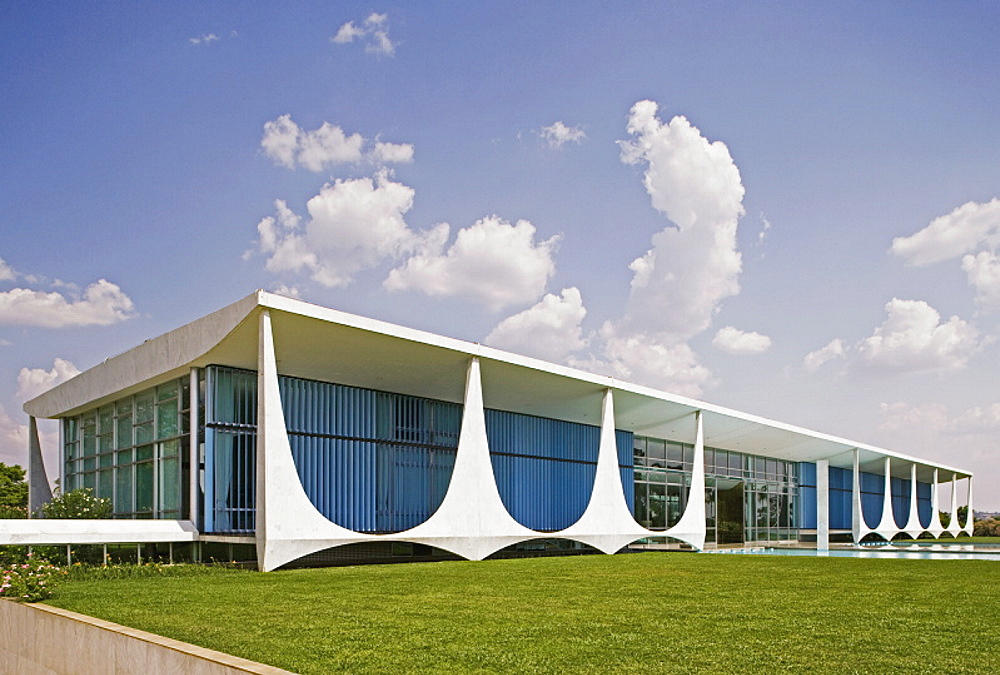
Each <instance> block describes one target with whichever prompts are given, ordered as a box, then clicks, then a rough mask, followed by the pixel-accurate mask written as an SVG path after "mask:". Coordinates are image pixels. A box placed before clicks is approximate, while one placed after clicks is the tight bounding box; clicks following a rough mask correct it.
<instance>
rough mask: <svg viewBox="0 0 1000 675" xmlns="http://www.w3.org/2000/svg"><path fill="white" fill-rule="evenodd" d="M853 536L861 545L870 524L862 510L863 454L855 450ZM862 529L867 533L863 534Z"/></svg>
mask: <svg viewBox="0 0 1000 675" xmlns="http://www.w3.org/2000/svg"><path fill="white" fill-rule="evenodd" d="M851 492H852V494H851V504H852V505H853V506H852V508H851V536H852V537H853V539H854V543H855V544H860V543H861V538H862V537H864V536H865V534H867V533H868V532H867V530H868V524H867V523H865V514H864V512H863V511H862V510H861V452H860V451H859V450H858V449H857V448H854V481H853V483H852V486H851ZM862 529H864V530H865V531H864V532H862Z"/></svg>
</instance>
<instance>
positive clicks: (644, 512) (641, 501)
mask: <svg viewBox="0 0 1000 675" xmlns="http://www.w3.org/2000/svg"><path fill="white" fill-rule="evenodd" d="M646 490H647V486H646V484H645V483H636V485H635V519H636V521H637V522H638V523H639V524H640V525H642V526H643V527H646V528H648V527H649V525H650V522H649V500H648V498H647V494H646Z"/></svg>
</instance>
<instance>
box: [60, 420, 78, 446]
mask: <svg viewBox="0 0 1000 675" xmlns="http://www.w3.org/2000/svg"><path fill="white" fill-rule="evenodd" d="M79 429H80V425H79V419H78V418H76V417H71V418H69V419H68V420H64V424H63V438H64V439H66V440H67V441H76V440H79V439H78V438H77V437H76V435H77V433H78V432H79Z"/></svg>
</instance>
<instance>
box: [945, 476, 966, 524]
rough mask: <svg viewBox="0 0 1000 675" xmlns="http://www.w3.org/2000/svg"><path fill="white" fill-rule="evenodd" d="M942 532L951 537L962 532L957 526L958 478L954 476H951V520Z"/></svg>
mask: <svg viewBox="0 0 1000 675" xmlns="http://www.w3.org/2000/svg"><path fill="white" fill-rule="evenodd" d="M944 531H945V532H950V533H951V536H953V537H957V536H958V535H959V534H960V533H961V532H962V528H961V527H959V525H958V476H957V475H955V474H951V520H949V521H948V527H946V528H945V530H944Z"/></svg>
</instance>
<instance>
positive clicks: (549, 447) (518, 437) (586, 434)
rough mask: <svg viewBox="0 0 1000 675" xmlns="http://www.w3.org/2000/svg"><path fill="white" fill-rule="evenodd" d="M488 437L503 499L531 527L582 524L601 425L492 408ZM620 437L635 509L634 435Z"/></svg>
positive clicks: (625, 480)
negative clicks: (580, 522)
mask: <svg viewBox="0 0 1000 675" xmlns="http://www.w3.org/2000/svg"><path fill="white" fill-rule="evenodd" d="M486 436H487V439H488V441H489V446H490V459H491V461H492V463H493V473H494V475H495V477H496V481H497V487H498V489H499V491H500V498H501V499H502V500H503V503H504V506H506V507H507V510H508V511H509V512H510V514H511V515H512V516H513V517H514V519H515V520H517V521H518V522H519V523H521V524H522V525H524V526H525V527H530V528H531V529H533V530H538V531H541V532H552V531H555V530H561V529H564V528H566V527H569V526H570V525H572V524H573V523H574V522H576V521H577V520H578V519H579V518H580V516H581V515H583V512H584V510H585V509H586V508H587V504H588V503H589V502H590V494H591V492H592V490H593V487H594V476H595V474H596V471H597V454H598V448H599V445H600V437H601V430H600V428H599V427H596V426H590V425H586V424H577V423H573V422H563V421H561V420H553V419H548V418H543V417H534V416H532V415H523V414H519V413H512V412H506V411H501V410H486ZM615 441H616V445H617V450H618V462H619V471H620V477H621V480H622V486H623V492H624V495H625V498H626V501H627V503H628V506H629V509H630V510H633V509H634V499H635V497H634V490H633V489H632V484H633V482H634V468H633V459H632V433H631V432H627V431H617V432H616V433H615Z"/></svg>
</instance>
